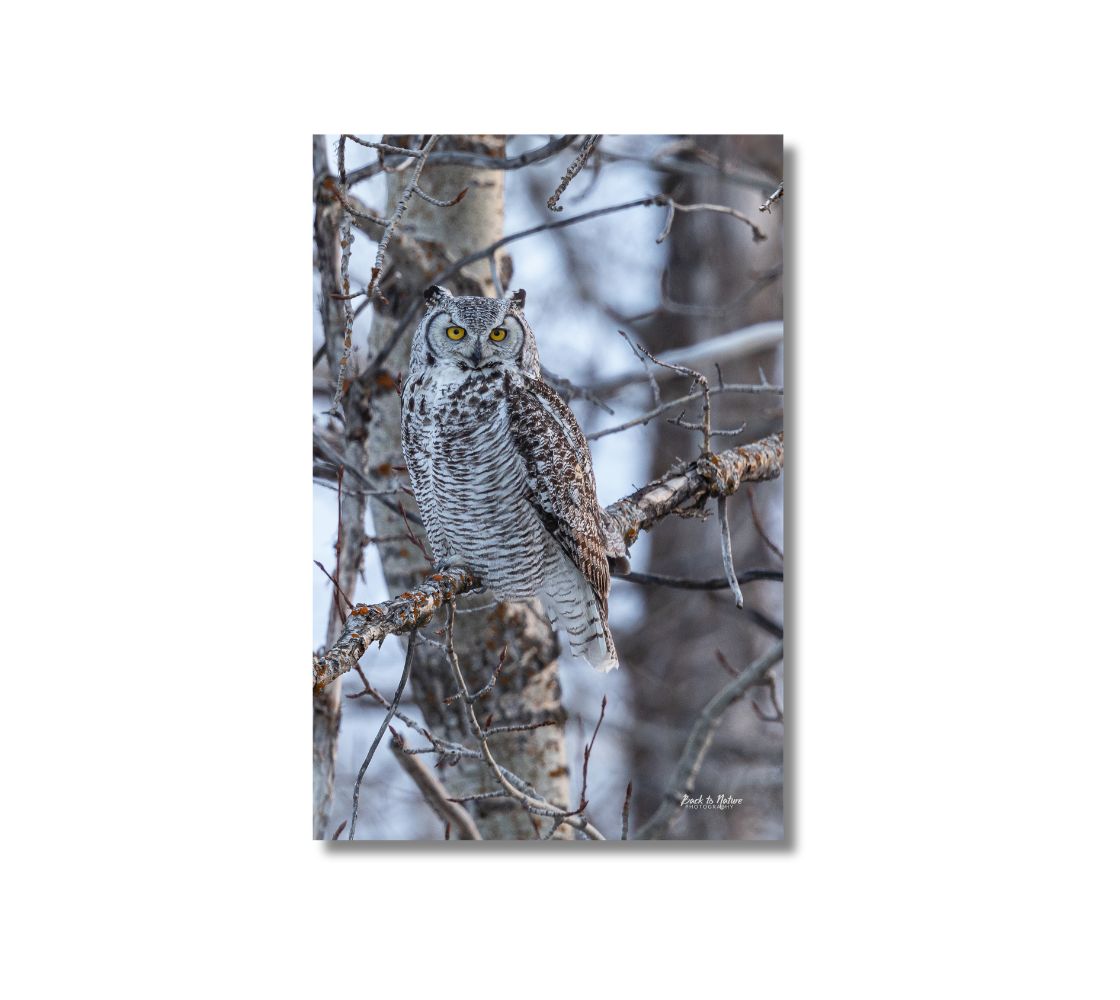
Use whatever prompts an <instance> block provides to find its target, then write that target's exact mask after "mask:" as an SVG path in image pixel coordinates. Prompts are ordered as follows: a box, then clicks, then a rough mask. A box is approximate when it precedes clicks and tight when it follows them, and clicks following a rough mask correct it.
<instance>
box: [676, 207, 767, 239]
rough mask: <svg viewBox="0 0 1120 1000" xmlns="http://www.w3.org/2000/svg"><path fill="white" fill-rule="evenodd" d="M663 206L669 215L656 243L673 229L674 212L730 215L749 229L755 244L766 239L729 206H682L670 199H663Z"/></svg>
mask: <svg viewBox="0 0 1120 1000" xmlns="http://www.w3.org/2000/svg"><path fill="white" fill-rule="evenodd" d="M663 204H665V205H667V206H668V208H669V214H668V215H667V216H666V217H665V228H664V229H663V230H662V231H661V235H660V236H658V237H657V242H658V243H662V242H664V240H665V238H666V237H667V236H668V235H669V230H670V229H672V228H673V217H674V214H675V213H676V212H717V213H719V214H720V215H730V216H732V217H734V218H736V219H738V220H739V221H740V222H745V223H746V224H747V225H748V226H750V227H751V233H752V235H753V238H754V242H755V243H761V242H762V241H763V240H764V239H766V234H765V233H764V232H763V231H762V230H761V229H759V228H758V226H756V225H755V224H754V222H752V221H751V219H750V218H749V217H748V216H746V215H744V214H743V213H742V212H740V211H738V210H737V209H734V208H731V207H730V206H729V205H708V204H698V205H682V204H681V203H680V202H679V201H674V200H673V199H672V198H665V199H664V201H663Z"/></svg>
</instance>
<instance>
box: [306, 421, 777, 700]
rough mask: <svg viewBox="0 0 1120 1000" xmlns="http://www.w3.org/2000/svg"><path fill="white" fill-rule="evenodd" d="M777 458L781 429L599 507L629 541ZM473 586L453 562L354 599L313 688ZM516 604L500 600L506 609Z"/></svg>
mask: <svg viewBox="0 0 1120 1000" xmlns="http://www.w3.org/2000/svg"><path fill="white" fill-rule="evenodd" d="M784 462H785V446H784V443H783V439H782V435H781V434H774V435H771V436H770V437H768V438H765V439H763V440H762V441H757V442H755V443H754V444H746V445H741V446H739V447H738V448H729V449H728V450H727V451H723V452H720V453H719V454H716V455H712V456H711V457H710V458H707V459H699V460H698V461H695V462H690V463H689V464H687V465H681V466H679V467H677V468H675V469H671V470H670V471H669V472H668V473H667V474H666V475H665V476H663V477H662V478H661V479H658V480H657V481H655V482H652V483H650V484H649V485H648V486H643V487H641V489H638V490H635V491H634V492H633V493H631V494H630V495H629V496H627V497H623V498H622V499H621V500H618V501H616V502H615V503H613V504H611V505H610V506H609V507H608V508H607V517H608V518H610V520H611V521H612V522H613V525H614V527H615V529H616V530H617V531H618V533H619V535H620V536H621V537H622V538H623V539H624V540H625V542H626V544H627V545H628V546H629V545H632V544H633V543H634V541H635V539H636V538H637V537H638V534H639V533H640V532H642V531H648V530H649V529H650V528H652V527H653V526H654V525H655V524H657V522H658V521H661V520H662V519H664V518H666V517H669V516H670V515H671V514H678V515H681V516H684V517H687V516H690V515H694V514H699V513H701V512H702V511H703V509H704V507H705V504H706V503H707V501H708V499H709V498H711V497H726V496H730V495H731V494H732V493H734V492H735V491H736V490H738V489H739V488H740V486H741V485H742V484H743V483H747V482H755V483H760V482H766V481H767V480H770V479H777V478H778V477H779V476H780V475H781V473H782V466H783V464H784ZM477 586H478V580H477V579H476V578H475V577H474V576H472V575H471V574H470V573H469V572H467V571H466V570H462V569H453V570H449V571H448V572H446V573H435V574H433V575H432V576H430V577H429V578H428V579H426V580H425V581H424V582H423V583H421V584H419V585H418V586H416V587H414V588H413V589H411V590H408V591H405V592H404V593H402V594H400V595H399V596H397V597H394V598H392V599H390V600H388V601H383V602H382V603H380V604H359V605H357V607H355V608H354V610H353V611H352V612H351V613H350V616H349V618H348V619H347V622H346V628H345V630H344V632H343V634H342V635H341V636H339V638H338V641H337V642H335V644H334V645H333V646H332V647H331V648H330V649H329V650H327V652H325V653H323V654H321V655H317V656H315V657H313V659H312V665H311V667H312V684H313V686H314V688H315V690H316V691H320V690H323V689H325V688H326V687H327V686H328V685H330V684H331V683H332V682H334V681H335V680H336V679H337V678H338V677H341V676H342V675H343V674H344V673H346V672H347V671H350V670H353V669H354V666H355V665H356V664H357V663H358V661H359V660H360V659H361V658H362V655H363V654H364V653H365V651H366V650H367V649H369V647H370V646H372V645H373V644H374V643H378V644H380V643H382V642H384V641H385V639H387V638H388V637H389V636H391V635H405V634H406V633H407V632H409V631H410V630H412V629H414V628H416V627H418V626H419V627H423V626H425V625H427V624H428V622H430V621H431V620H432V617H433V616H434V615H435V613H436V611H437V609H438V608H440V607H441V606H442V605H444V604H446V603H447V602H448V601H449V600H451V599H452V598H453V597H455V596H456V595H463V594H466V593H467V592H468V591H470V590H472V589H473V588H475V587H477ZM466 601H467V598H463V599H462V600H461V602H460V606H461V607H465V606H466ZM501 607H502V606H501V605H499V608H501ZM517 607H518V606H517V605H509V606H506V613H507V614H508V613H509V612H510V611H512V610H514V609H516V608H517ZM495 610H497V609H495ZM462 621H463V619H462V618H460V619H459V624H457V625H456V629H455V636H456V648H457V649H458V648H459V646H460V643H459V636H460V630H461V629H462ZM460 659H461V655H460ZM473 689H474V686H473V685H472V690H473ZM451 693H454V689H452V691H451Z"/></svg>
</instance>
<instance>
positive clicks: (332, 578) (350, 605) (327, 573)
mask: <svg viewBox="0 0 1120 1000" xmlns="http://www.w3.org/2000/svg"><path fill="white" fill-rule="evenodd" d="M313 561H314V563H315V565H316V566H318V567H319V569H321V570H322V571H323V573H324V574H325V576H326V578H327V579H328V580H330V582H331V583H333V584H334V594H335V611H337V612H338V620H339V621H340V622H344V621H346V615H344V614H343V613H342V607H341V606H340V605H339V604H338V599H339V598H340V597H341V598H342V599H343V600H344V601H345V602H346V606H347V607H348V608H349V609H350V610H351V611H353V610H354V602H353V601H352V600H350V598H349V597H347V596H346V591H345V590H343V589H342V585H341V584H340V583H339V582H338V580H337V578H336V577H335V575H334V574H333V573H332V572H331V571H330V570H329V569H327V567H326V566H324V565H323V564H322V563H321V562H319V560H318V559H315V560H313Z"/></svg>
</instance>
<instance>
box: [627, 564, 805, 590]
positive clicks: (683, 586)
mask: <svg viewBox="0 0 1120 1000" xmlns="http://www.w3.org/2000/svg"><path fill="white" fill-rule="evenodd" d="M783 577H784V574H783V573H782V571H781V570H780V569H744V570H740V571H739V572H738V573H736V574H735V579H736V580H738V581H739V583H750V582H751V581H752V580H781V579H783ZM615 578H616V579H618V580H625V581H626V582H627V583H640V584H646V585H648V586H651V587H674V588H675V589H677V590H725V589H726V588H727V587H729V586H731V584H730V583H729V582H728V580H727V577H726V576H716V577H712V578H711V579H709V580H691V579H689V578H687V577H683V576H662V575H661V574H659V573H634V572H631V573H620V574H618V575H617V576H616V577H615Z"/></svg>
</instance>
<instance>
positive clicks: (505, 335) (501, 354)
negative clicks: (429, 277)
mask: <svg viewBox="0 0 1120 1000" xmlns="http://www.w3.org/2000/svg"><path fill="white" fill-rule="evenodd" d="M424 301H425V302H427V304H428V309H427V312H425V313H424V316H423V318H422V319H421V320H420V325H419V326H418V327H417V328H416V334H415V337H414V338H413V341H412V356H411V363H410V368H411V370H412V371H417V370H420V369H428V368H432V367H436V366H440V367H448V368H450V369H451V370H452V371H461V372H464V373H467V374H469V373H470V372H471V371H480V370H481V371H492V370H495V369H497V370H501V369H506V370H509V371H516V372H519V373H521V374H523V375H529V376H531V377H532V378H540V377H541V366H540V361H539V360H538V358H537V342H536V338H534V336H533V331H532V330H531V329H530V328H529V324H528V322H527V321H526V319H525V313H524V311H523V309H524V306H525V292H524V290H523V289H519V290H518V291H516V292H514V293H513V294H512V295H510V296H508V297H507V298H502V299H488V298H484V297H482V296H479V295H453V294H452V293H451V292H449V291H448V290H447V289H446V288H442V287H440V286H439V285H432V286H431V288H429V289H428V290H427V291H426V292H425V293H424Z"/></svg>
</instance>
